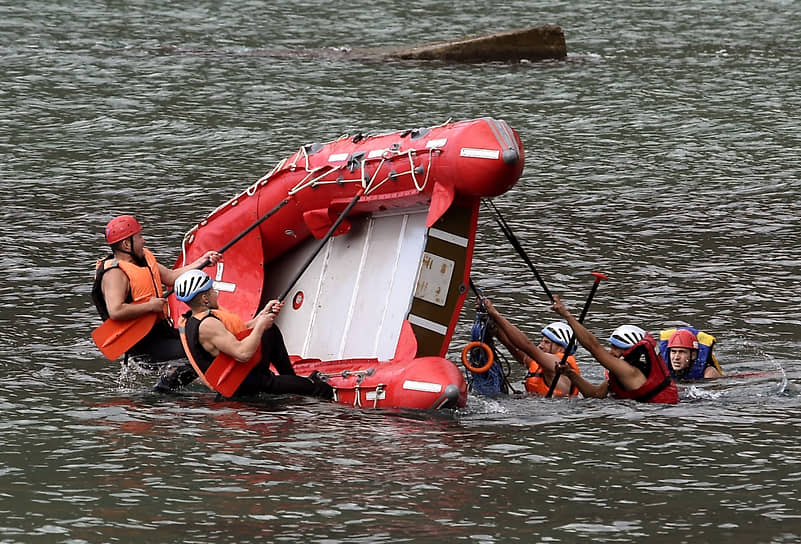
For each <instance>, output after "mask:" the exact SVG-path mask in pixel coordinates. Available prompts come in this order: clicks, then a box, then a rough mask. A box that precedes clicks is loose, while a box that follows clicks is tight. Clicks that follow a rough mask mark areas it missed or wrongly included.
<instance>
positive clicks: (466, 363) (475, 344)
mask: <svg viewBox="0 0 801 544" xmlns="http://www.w3.org/2000/svg"><path fill="white" fill-rule="evenodd" d="M473 348H482V349H483V350H484V352H485V353H486V354H487V362H486V363H484V365H482V366H473V365H472V364H470V361H468V354H469V353H470V351H472V350H473ZM494 362H495V354H494V353H492V348H490V347H489V346H488V345H487V344H485V343H484V342H479V341H478V340H476V341H475V342H469V343H468V344H467V345H466V346H465V347H464V349H463V350H462V364H463V365H464V367H465V368H466V369H467V370H469V371H470V372H475V373H476V374H484V373H485V372H487V371H488V370H489V369H490V368H491V367H492V363H494Z"/></svg>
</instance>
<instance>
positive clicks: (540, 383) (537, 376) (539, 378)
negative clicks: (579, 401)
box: [526, 353, 581, 397]
mask: <svg viewBox="0 0 801 544" xmlns="http://www.w3.org/2000/svg"><path fill="white" fill-rule="evenodd" d="M554 355H556V356H557V357H559V359H561V358H562V357H563V356H564V353H554ZM567 364H568V365H570V368H572V369H573V370H575V371H576V373H577V374H581V371H580V370H579V367H578V364H577V363H576V358H575V357H573V356H572V355H569V356H568V357H567ZM528 372H529V374H530V375H531V374H533V376H530V377H529V378H526V391H528V392H529V393H533V394H535V395H540V396H542V397H544V396H545V395H547V394H548V390H549V389H550V386H549V385H548V384H547V383H545V379H544V378H543V375H542V367H540V364H539V363H538V362H537V361H531V363H529V365H528ZM575 395H578V388H577V387H576V386H573V387H571V388H570V395H569V396H571V397H572V396H575ZM553 396H554V397H566V396H568V395H567V394H565V393H564V392H563V391H562V390H561V389H559V388H558V387H557V388H556V389H554V390H553Z"/></svg>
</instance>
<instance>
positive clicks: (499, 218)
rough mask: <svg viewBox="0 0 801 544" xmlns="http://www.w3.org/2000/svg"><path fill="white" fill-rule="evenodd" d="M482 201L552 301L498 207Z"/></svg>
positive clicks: (548, 290)
mask: <svg viewBox="0 0 801 544" xmlns="http://www.w3.org/2000/svg"><path fill="white" fill-rule="evenodd" d="M483 202H484V203H487V202H489V204H488V205H489V206H490V207H491V208H492V210H493V211H494V212H495V221H496V222H497V223H498V226H499V227H501V230H502V231H503V233H504V234H505V235H506V239H507V240H509V243H510V244H512V247H514V248H515V250H517V253H518V254H519V255H520V257H521V258H522V259H523V261H525V263H526V264H527V265H528V267H529V268H530V269H531V271H532V272H533V273H534V277H535V278H537V281H538V282H539V284H540V286H541V287H542V290H543V291H545V294H546V295H547V296H548V298H549V299H550V300H551V303H553V302H554V299H553V295H552V294H551V291H550V289H548V286H547V285H545V281H543V279H542V277H541V276H540V273H539V272H537V269H536V268H535V267H534V264H533V263H532V262H531V259H529V258H528V255H527V254H526V251H525V250H524V249H523V246H522V245H521V244H520V241H519V240H518V239H517V237H516V236H515V235H514V233H513V232H512V229H511V228H510V227H509V224H508V223H507V222H506V219H504V217H503V216H502V215H501V212H500V211H498V208H496V207H495V204H493V202H492V201H491V200H486V199H484V200H483Z"/></svg>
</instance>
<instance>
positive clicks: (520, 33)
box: [352, 25, 567, 62]
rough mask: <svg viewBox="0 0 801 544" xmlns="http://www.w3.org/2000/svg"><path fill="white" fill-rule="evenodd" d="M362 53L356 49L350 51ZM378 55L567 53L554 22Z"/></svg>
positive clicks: (516, 57)
mask: <svg viewBox="0 0 801 544" xmlns="http://www.w3.org/2000/svg"><path fill="white" fill-rule="evenodd" d="M352 53H353V54H354V55H355V56H361V55H360V54H359V52H358V51H353V52H352ZM375 53H377V54H378V55H379V56H381V57H384V58H391V59H401V60H439V61H445V62H490V61H515V62H519V61H521V60H543V59H564V58H565V57H567V45H566V44H565V33H564V32H563V31H562V29H561V27H559V26H556V25H543V26H536V27H530V28H524V29H521V30H510V31H506V32H496V33H493V34H488V35H484V36H476V37H472V38H464V39H461V40H453V41H446V42H440V43H433V44H429V45H418V46H414V47H400V48H396V49H390V50H384V51H383V52H381V51H380V50H376V51H375Z"/></svg>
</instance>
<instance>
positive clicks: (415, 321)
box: [408, 314, 448, 336]
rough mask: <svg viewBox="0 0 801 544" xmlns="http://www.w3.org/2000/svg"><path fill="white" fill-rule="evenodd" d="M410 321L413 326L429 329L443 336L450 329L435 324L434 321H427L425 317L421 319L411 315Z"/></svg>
mask: <svg viewBox="0 0 801 544" xmlns="http://www.w3.org/2000/svg"><path fill="white" fill-rule="evenodd" d="M408 319H409V323H411V324H412V325H417V326H418V327H422V328H424V329H428V330H430V331H433V332H435V333H437V334H441V335H443V336H444V335H445V334H446V333H447V332H448V327H446V326H445V325H442V324H440V323H435V322H434V321H431V320H430V319H426V318H424V317H420V316H417V315H414V314H409V317H408Z"/></svg>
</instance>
